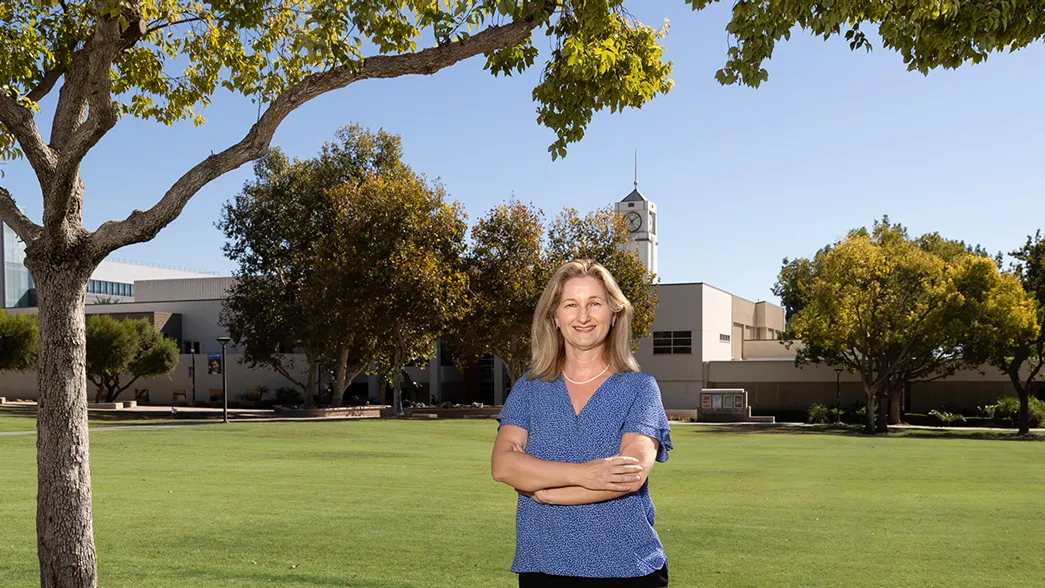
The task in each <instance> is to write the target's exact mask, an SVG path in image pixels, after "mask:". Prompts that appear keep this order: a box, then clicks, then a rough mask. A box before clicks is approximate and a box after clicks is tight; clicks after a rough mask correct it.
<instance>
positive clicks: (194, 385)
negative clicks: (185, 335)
mask: <svg viewBox="0 0 1045 588" xmlns="http://www.w3.org/2000/svg"><path fill="white" fill-rule="evenodd" d="M189 351H190V352H191V354H192V404H191V405H190V406H196V352H197V351H199V350H198V349H197V348H196V346H195V345H194V344H192V343H189Z"/></svg>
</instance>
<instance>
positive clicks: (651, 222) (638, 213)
mask: <svg viewBox="0 0 1045 588" xmlns="http://www.w3.org/2000/svg"><path fill="white" fill-rule="evenodd" d="M616 208H617V214H619V215H621V216H623V217H624V223H625V225H626V226H627V230H628V235H629V240H628V248H629V249H631V250H632V251H634V252H635V253H636V254H637V255H638V256H639V261H641V262H642V264H643V265H645V266H646V269H647V270H649V271H651V272H653V273H657V205H656V204H654V203H652V202H650V201H649V200H647V199H646V197H645V196H643V195H642V193H641V192H639V188H638V183H637V182H636V185H635V189H634V190H632V191H631V194H628V195H627V196H625V197H624V200H621V201H620V202H618V203H617V207H616Z"/></svg>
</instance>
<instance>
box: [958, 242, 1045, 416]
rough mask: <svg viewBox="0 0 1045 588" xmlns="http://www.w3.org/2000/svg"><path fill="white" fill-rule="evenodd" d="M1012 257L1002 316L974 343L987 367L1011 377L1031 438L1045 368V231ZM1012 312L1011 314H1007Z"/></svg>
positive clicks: (989, 323) (999, 310)
mask: <svg viewBox="0 0 1045 588" xmlns="http://www.w3.org/2000/svg"><path fill="white" fill-rule="evenodd" d="M1011 255H1012V256H1013V257H1014V258H1015V259H1016V263H1014V264H1013V265H1012V268H1011V269H1012V272H1011V273H1010V274H1005V275H1004V276H1003V278H1004V279H1006V283H1005V286H1006V287H1005V288H1004V289H1003V290H1002V291H1001V293H1000V294H999V295H998V303H997V304H996V309H997V311H996V313H995V314H994V315H993V316H991V317H990V318H991V320H989V321H985V324H984V325H983V326H982V327H981V329H980V330H979V331H978V332H977V333H975V335H977V336H976V337H974V338H973V340H972V341H971V342H970V343H969V344H970V346H978V347H979V348H981V349H982V350H983V352H984V353H985V355H986V357H987V363H989V364H990V365H991V366H993V367H995V368H997V369H998V370H999V371H1001V372H1002V373H1003V374H1005V375H1006V376H1008V377H1009V381H1011V382H1012V387H1013V389H1014V390H1015V392H1016V396H1017V397H1018V398H1019V399H1020V414H1019V428H1020V431H1019V432H1020V434H1021V435H1026V434H1028V433H1030V397H1031V396H1032V395H1035V394H1036V392H1037V390H1039V389H1040V386H1041V378H1042V375H1043V374H1042V370H1043V368H1045V240H1043V239H1042V236H1041V231H1038V232H1037V233H1035V234H1034V236H1032V237H1027V242H1026V243H1025V244H1024V245H1023V247H1021V248H1020V249H1017V250H1016V251H1013V252H1012V253H1011ZM1010 308H1011V309H1012V310H1010V311H1006V309H1010Z"/></svg>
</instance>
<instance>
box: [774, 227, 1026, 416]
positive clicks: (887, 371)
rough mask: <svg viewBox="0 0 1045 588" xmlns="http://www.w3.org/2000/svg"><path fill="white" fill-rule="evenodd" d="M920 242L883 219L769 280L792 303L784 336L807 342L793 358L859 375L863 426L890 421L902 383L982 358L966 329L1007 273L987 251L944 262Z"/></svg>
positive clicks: (992, 307)
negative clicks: (891, 401) (864, 417)
mask: <svg viewBox="0 0 1045 588" xmlns="http://www.w3.org/2000/svg"><path fill="white" fill-rule="evenodd" d="M924 245H925V242H924V240H923V242H921V243H920V242H919V241H918V240H914V239H911V238H910V237H908V235H907V231H906V229H904V228H903V227H902V226H900V225H897V224H893V223H891V222H890V221H889V220H888V218H886V219H883V221H881V222H876V223H875V225H874V227H873V229H872V230H871V231H867V230H866V229H858V230H855V231H852V232H850V234H849V235H848V236H847V237H846V238H845V239H843V240H842V241H839V242H838V243H835V244H833V245H831V246H829V247H826V248H824V249H822V250H821V251H820V252H818V253H817V255H816V256H815V257H814V259H813V260H795V261H793V262H789V263H788V264H787V265H785V267H784V270H783V271H782V272H781V278H780V280H778V282H777V286H776V288H775V291H777V292H781V293H783V294H786V295H787V297H788V299H789V301H790V303H791V304H792V305H793V306H794V308H795V310H794V314H793V315H792V317H791V319H790V320H789V321H788V323H787V326H786V328H785V331H784V333H783V335H782V338H783V339H784V340H785V341H789V342H791V343H793V342H795V341H799V340H800V341H801V342H802V343H803V344H804V346H803V348H801V349H800V350H799V351H798V352H797V356H796V363H798V364H803V363H828V364H831V365H838V366H841V367H844V368H846V369H847V370H849V371H850V372H852V373H859V374H860V376H861V381H862V382H863V385H864V391H865V396H866V406H867V421H866V423H865V431H866V432H867V433H871V434H873V433H874V432H875V431H876V428H877V430H878V431H885V430H886V429H887V417H888V413H887V407H888V402H889V399H890V394H894V393H895V391H896V390H897V389H898V388H899V387H900V386H902V385H903V383H904V382H908V381H912V380H932V379H938V378H943V377H946V376H947V375H950V374H953V373H954V372H955V371H957V370H958V369H962V368H967V367H975V366H978V365H980V364H981V363H982V361H983V359H984V358H983V357H982V355H981V354H980V353H979V352H978V349H974V348H972V347H970V346H968V345H965V344H964V343H965V341H967V335H968V333H969V332H970V329H974V328H975V325H977V324H980V323H981V322H983V321H985V320H987V316H988V315H989V314H990V313H991V312H995V313H997V312H998V311H997V299H998V297H999V296H1000V294H999V292H1000V291H999V288H1002V287H1004V286H1005V284H1006V282H1005V280H1004V279H1001V278H999V276H998V269H997V266H996V265H995V263H994V261H992V260H991V259H989V258H987V257H984V256H982V255H977V254H974V253H965V254H958V253H955V254H954V255H953V256H948V257H949V259H947V260H945V259H944V258H943V257H941V256H939V255H936V254H934V253H932V252H931V251H930V250H931V249H933V247H932V246H928V247H926V246H924ZM782 298H783V297H782ZM876 401H877V402H878V406H879V415H878V423H877V427H876V423H875V411H874V406H875V402H876Z"/></svg>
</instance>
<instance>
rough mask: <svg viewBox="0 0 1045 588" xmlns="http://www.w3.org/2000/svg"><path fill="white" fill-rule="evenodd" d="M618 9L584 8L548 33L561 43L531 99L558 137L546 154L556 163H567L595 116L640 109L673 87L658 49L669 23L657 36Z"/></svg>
mask: <svg viewBox="0 0 1045 588" xmlns="http://www.w3.org/2000/svg"><path fill="white" fill-rule="evenodd" d="M608 4H609V5H608ZM615 4H616V3H607V2H585V3H583V6H581V7H577V8H576V10H575V11H574V12H573V13H568V14H564V15H563V16H562V17H561V18H560V19H559V20H558V21H557V22H556V23H555V24H554V25H552V26H551V27H550V30H549V34H550V35H552V36H555V37H557V38H558V39H560V40H561V43H560V45H559V46H558V47H557V48H556V49H555V50H554V51H553V53H552V59H551V60H550V61H549V62H548V63H547V65H546V66H545V68H544V74H543V76H542V79H541V83H540V84H538V86H537V87H536V88H534V90H533V99H534V101H535V102H537V103H538V107H537V114H538V116H537V122H538V123H539V124H543V125H544V126H546V127H548V128H550V129H552V130H553V131H555V134H556V137H557V140H556V141H555V142H554V143H552V145H551V146H550V147H549V148H548V151H549V152H550V153H551V154H552V159H556V158H558V157H565V155H566V146H567V145H568V144H569V143H572V142H575V141H579V140H581V138H583V137H584V131H585V129H586V128H587V126H588V123H589V122H591V117H592V116H593V115H594V113H595V112H598V111H601V110H603V109H606V108H608V109H609V110H610V112H617V111H619V110H622V109H623V108H625V107H633V108H639V107H641V106H642V105H643V104H645V103H646V102H648V101H650V100H652V99H653V97H654V96H656V95H657V94H663V93H667V92H668V90H670V89H671V87H672V84H673V82H672V81H671V79H670V78H669V77H668V76H669V75H670V74H671V62H665V61H663V59H662V57H663V48H662V47H661V46H660V44H659V40H660V39H661V38H663V37H664V36H665V35H666V34H667V30H668V24H667V21H665V22H664V25H663V26H662V27H661V28H660V29H659V30H654V29H652V28H650V27H648V26H646V25H643V24H642V23H640V22H638V21H635V20H630V19H627V18H625V17H624V16H621V15H618V14H617V13H616V12H615V11H614V7H615Z"/></svg>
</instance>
